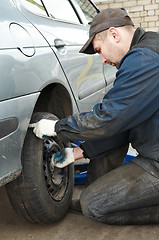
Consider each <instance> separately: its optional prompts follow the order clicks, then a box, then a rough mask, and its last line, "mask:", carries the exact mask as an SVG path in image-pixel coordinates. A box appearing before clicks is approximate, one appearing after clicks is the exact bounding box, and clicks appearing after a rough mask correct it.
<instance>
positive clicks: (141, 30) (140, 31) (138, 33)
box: [130, 27, 145, 50]
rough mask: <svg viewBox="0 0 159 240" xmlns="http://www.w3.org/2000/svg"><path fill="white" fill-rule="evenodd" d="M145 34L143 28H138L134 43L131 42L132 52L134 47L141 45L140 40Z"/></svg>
mask: <svg viewBox="0 0 159 240" xmlns="http://www.w3.org/2000/svg"><path fill="white" fill-rule="evenodd" d="M144 33H145V30H144V29H143V28H140V27H139V28H137V29H136V31H135V33H134V36H133V39H132V42H131V45H130V50H131V49H132V47H133V46H134V45H135V44H137V43H139V42H140V39H141V38H142V36H143V35H144Z"/></svg>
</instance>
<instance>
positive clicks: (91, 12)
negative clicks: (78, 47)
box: [76, 0, 97, 23]
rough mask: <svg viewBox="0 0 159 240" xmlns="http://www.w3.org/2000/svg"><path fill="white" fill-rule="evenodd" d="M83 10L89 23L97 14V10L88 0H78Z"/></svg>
mask: <svg viewBox="0 0 159 240" xmlns="http://www.w3.org/2000/svg"><path fill="white" fill-rule="evenodd" d="M76 2H77V3H78V5H79V6H80V8H81V10H82V11H83V13H84V15H85V17H86V19H87V21H88V23H91V22H92V20H93V18H94V17H95V16H96V15H97V10H96V9H95V7H94V6H93V5H92V4H91V3H90V2H89V1H88V0H76Z"/></svg>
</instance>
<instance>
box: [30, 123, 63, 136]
mask: <svg viewBox="0 0 159 240" xmlns="http://www.w3.org/2000/svg"><path fill="white" fill-rule="evenodd" d="M57 121H58V120H49V119H41V120H40V121H39V122H37V123H31V124H29V127H30V128H33V132H34V133H35V135H36V136H37V137H38V138H44V137H45V136H49V137H50V136H52V137H55V136H57V133H56V132H55V124H56V122H57Z"/></svg>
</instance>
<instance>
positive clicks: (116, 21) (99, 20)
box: [80, 8, 134, 54]
mask: <svg viewBox="0 0 159 240" xmlns="http://www.w3.org/2000/svg"><path fill="white" fill-rule="evenodd" d="M126 25H132V26H134V24H133V22H132V20H131V18H130V17H129V16H128V14H127V12H126V11H125V10H123V9H122V8H107V9H105V10H102V11H101V12H100V13H98V14H97V15H96V16H95V17H94V19H93V21H92V23H91V26H90V30H89V39H88V41H87V42H86V43H85V44H84V46H83V47H82V49H81V50H80V53H86V54H95V53H96V52H95V51H94V48H93V44H92V41H93V38H94V37H95V35H96V34H97V33H99V32H102V31H104V30H107V29H109V28H110V27H122V26H126Z"/></svg>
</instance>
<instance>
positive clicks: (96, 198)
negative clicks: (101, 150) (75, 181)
mask: <svg viewBox="0 0 159 240" xmlns="http://www.w3.org/2000/svg"><path fill="white" fill-rule="evenodd" d="M127 149H128V143H125V144H122V145H121V146H120V147H117V148H115V149H114V150H113V151H111V152H110V153H109V154H107V155H106V156H104V157H100V158H95V159H93V160H91V161H90V164H89V166H88V173H87V185H86V188H85V189H84V191H83V192H82V194H81V197H80V204H81V208H82V212H83V213H84V215H86V216H88V217H89V218H91V219H93V220H95V221H98V222H102V223H106V224H119V225H125V224H151V223H159V178H156V177H154V176H152V175H151V174H149V173H148V172H146V171H145V170H144V169H143V168H141V167H140V166H139V165H137V164H136V163H134V162H133V161H131V162H129V163H127V164H123V160H124V157H125V155H126V153H127Z"/></svg>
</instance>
